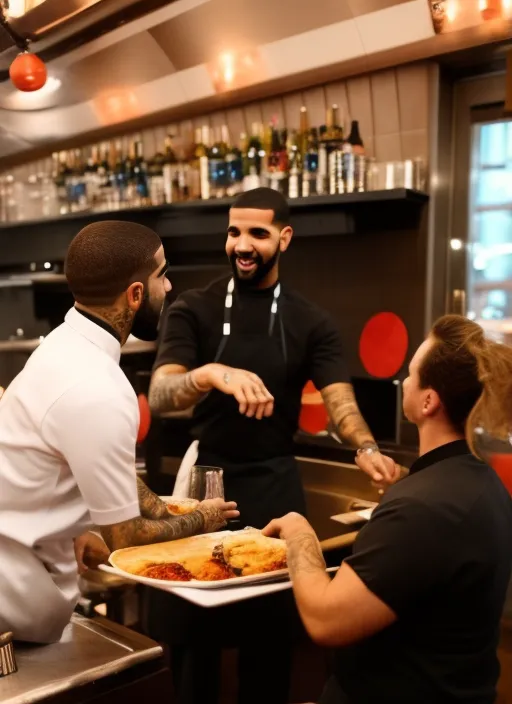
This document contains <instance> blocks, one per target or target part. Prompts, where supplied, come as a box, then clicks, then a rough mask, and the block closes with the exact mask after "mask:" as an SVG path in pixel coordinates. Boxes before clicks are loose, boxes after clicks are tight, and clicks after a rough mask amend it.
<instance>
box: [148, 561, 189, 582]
mask: <svg viewBox="0 0 512 704" xmlns="http://www.w3.org/2000/svg"><path fill="white" fill-rule="evenodd" d="M139 574H140V576H141V577H150V578H151V579H169V580H171V581H172V582H190V580H191V579H193V577H192V574H191V573H190V572H189V571H188V570H187V569H185V567H183V565H180V563H179V562H167V563H165V562H162V563H161V564H159V565H150V566H149V567H145V568H144V569H143V570H142V571H141V572H139Z"/></svg>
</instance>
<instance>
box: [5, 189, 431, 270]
mask: <svg viewBox="0 0 512 704" xmlns="http://www.w3.org/2000/svg"><path fill="white" fill-rule="evenodd" d="M427 201H428V195H427V194H426V193H422V192H419V191H413V190H409V189H405V188H397V189H393V190H386V191H368V192H365V193H349V194H345V195H334V196H312V197H310V198H296V199H292V200H290V206H291V211H292V224H293V228H294V233H295V236H297V237H328V236H340V235H354V234H363V233H365V232H380V231H383V232H385V231H397V230H409V231H411V230H415V229H416V228H417V227H418V224H419V221H420V218H421V211H422V206H423V205H424V204H425V203H426V202H427ZM232 202H233V199H219V200H207V201H190V202H185V203H176V204H174V205H166V206H161V207H150V208H132V209H127V210H118V211H114V212H108V213H103V212H102V213H92V212H82V213H72V214H69V215H64V216H61V217H59V218H55V219H50V218H48V219H44V220H38V221H33V220H32V221H20V222H14V223H3V224H1V225H0V247H1V250H2V257H1V261H0V264H1V265H3V266H13V265H24V264H28V263H30V262H41V261H50V262H54V261H62V260H63V259H64V257H65V254H66V249H67V247H68V245H69V243H70V241H71V239H72V238H73V237H74V235H76V233H77V232H78V231H79V230H80V229H81V228H82V227H84V226H85V225H87V224H89V223H91V222H95V221H98V220H134V221H136V222H140V223H141V224H144V225H146V226H148V227H151V228H153V229H154V230H156V231H157V232H158V234H159V235H160V236H161V237H162V239H163V240H165V239H167V238H175V239H179V240H181V241H183V240H188V242H187V244H186V248H187V251H189V252H191V251H196V252H203V253H208V252H217V253H219V252H222V249H223V246H224V240H225V237H226V229H227V215H228V211H229V208H230V206H231V204H232ZM182 246H185V245H182ZM173 248H174V245H173Z"/></svg>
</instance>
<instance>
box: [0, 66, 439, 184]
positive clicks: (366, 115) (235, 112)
mask: <svg viewBox="0 0 512 704" xmlns="http://www.w3.org/2000/svg"><path fill="white" fill-rule="evenodd" d="M429 98H430V96H429V63H428V62H420V63H415V64H410V65H405V66H399V67H397V68H392V69H386V70H383V71H378V72H375V73H372V74H367V75H363V76H357V77H354V78H348V79H346V80H340V81H338V82H336V83H329V84H327V85H325V86H319V87H314V88H308V89H307V90H304V91H301V92H294V93H289V94H286V95H284V96H283V97H277V98H271V99H269V100H264V101H260V102H254V103H249V104H247V105H245V106H242V107H237V108H232V109H228V110H226V111H218V112H214V113H211V114H210V115H205V116H200V117H196V118H194V119H193V120H184V121H183V122H180V123H178V124H175V125H162V126H161V127H156V128H151V129H146V130H144V131H143V133H142V138H143V142H144V153H145V155H146V158H148V157H150V156H151V155H152V154H154V153H155V152H156V150H157V148H160V149H161V148H162V145H163V140H164V138H165V135H166V134H167V133H172V134H175V135H176V136H177V137H178V143H181V145H182V146H186V145H187V144H188V143H190V142H191V141H192V140H193V137H194V128H196V127H200V126H201V125H203V124H209V125H210V126H211V127H216V126H220V125H222V124H227V125H228V127H229V131H230V137H231V140H232V141H233V142H234V143H236V142H238V140H239V136H240V134H241V133H242V132H250V129H251V125H252V124H253V123H254V122H262V123H267V122H268V121H269V120H270V119H271V118H272V117H274V116H277V117H278V119H279V124H280V125H286V127H288V128H295V129H297V128H298V127H299V112H300V108H301V106H302V105H305V106H306V107H307V108H308V116H309V122H310V125H311V126H318V125H321V124H323V123H324V122H325V112H326V108H327V107H328V106H330V105H332V104H334V103H336V104H338V105H339V107H340V117H341V118H342V119H343V123H344V125H345V128H348V127H349V125H350V120H352V119H357V120H359V123H360V130H361V136H362V138H363V140H364V143H365V145H366V148H367V151H368V154H369V155H370V156H373V157H375V158H376V159H377V161H400V160H403V159H415V158H416V157H421V158H423V159H424V160H425V161H428V148H429V140H428V126H429V102H430V99H429ZM129 138H130V135H126V140H128V139H129ZM55 148H58V145H56V147H55ZM38 168H43V169H44V170H47V169H48V168H50V167H49V163H48V162H46V163H45V164H44V165H43V164H41V163H39V164H38ZM18 169H19V170H20V176H21V175H22V174H23V173H24V172H26V167H18ZM18 169H15V170H14V171H13V173H16V171H17V170H18Z"/></svg>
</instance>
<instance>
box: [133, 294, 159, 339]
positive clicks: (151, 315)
mask: <svg viewBox="0 0 512 704" xmlns="http://www.w3.org/2000/svg"><path fill="white" fill-rule="evenodd" d="M161 313H162V306H160V305H159V306H158V307H157V306H156V304H155V302H154V301H152V300H151V298H150V297H149V295H144V298H143V300H142V303H141V306H140V308H139V310H138V311H137V312H136V313H135V315H134V317H133V322H132V329H131V334H132V335H133V336H134V337H136V338H137V339H139V340H144V341H146V342H154V341H155V340H156V339H157V338H158V326H159V323H160V315H161Z"/></svg>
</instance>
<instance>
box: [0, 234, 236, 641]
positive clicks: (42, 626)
mask: <svg viewBox="0 0 512 704" xmlns="http://www.w3.org/2000/svg"><path fill="white" fill-rule="evenodd" d="M166 272H167V263H166V260H165V255H164V250H163V247H162V243H161V241H160V238H159V237H158V235H157V234H156V233H155V232H153V231H152V230H150V229H149V228H146V227H143V226H142V225H138V224H135V223H130V222H121V221H108V222H98V223H94V224H91V225H88V226H87V227H85V228H84V229H83V230H82V231H81V232H80V233H79V234H78V235H77V236H76V237H75V239H74V240H73V242H72V243H71V245H70V247H69V250H68V255H67V260H66V276H67V280H68V284H69V287H70V289H71V291H72V293H73V295H74V298H75V307H74V308H72V309H71V310H70V311H69V312H68V313H67V315H66V318H65V322H64V323H63V324H62V325H61V326H59V327H58V328H57V329H56V330H54V331H53V332H52V333H50V334H49V335H48V336H47V338H46V339H45V340H44V341H43V343H42V344H41V345H40V346H39V348H38V349H37V350H36V351H35V352H34V353H33V355H32V356H31V357H30V359H29V360H28V362H27V364H26V366H25V368H24V369H23V371H22V372H21V373H20V374H19V375H18V376H17V377H16V378H15V379H14V381H13V382H12V383H11V385H10V386H9V387H8V389H7V390H6V392H5V394H4V396H3V398H2V400H1V402H0V487H1V488H0V575H1V578H0V632H2V631H7V630H10V631H13V632H14V637H15V638H16V639H18V640H27V641H34V642H53V641H56V640H59V639H60V637H61V635H62V631H63V629H64V627H65V626H66V624H67V623H68V621H69V619H70V617H71V614H72V612H73V609H74V607H75V604H76V600H77V597H78V586H77V565H76V561H75V557H74V550H73V539H74V538H76V537H77V536H79V535H80V534H82V533H84V531H85V530H87V529H88V528H89V527H90V526H91V525H92V524H95V525H97V526H99V528H100V530H101V533H102V536H103V538H104V540H105V542H106V543H107V545H108V547H109V548H110V549H111V550H115V549H118V548H122V547H126V546H130V545H141V544H146V543H151V542H159V541H164V540H173V539H175V538H183V537H187V536H189V535H193V534H196V533H201V532H208V531H213V530H218V529H219V528H221V527H222V526H223V525H225V522H226V519H228V518H232V517H236V516H237V515H238V512H237V511H235V508H236V505H235V504H233V503H230V504H229V503H225V502H223V501H222V500H220V499H215V500H213V501H207V502H203V503H202V504H200V505H199V508H198V510H197V511H194V512H193V513H191V514H188V515H186V516H176V517H171V516H170V515H169V514H168V512H167V510H166V508H165V505H164V504H163V502H161V501H160V500H159V499H158V497H156V496H155V495H154V494H152V493H151V492H150V491H149V489H147V487H145V485H144V484H143V483H142V482H137V477H136V473H135V447H136V437H137V430H138V424H139V411H138V404H137V399H136V395H135V392H134V390H133V388H132V387H131V385H130V383H129V382H128V380H127V378H126V376H125V375H124V373H123V372H122V370H121V369H120V367H119V360H120V354H121V345H123V344H124V343H125V342H126V340H127V338H128V336H129V335H130V333H133V334H134V335H135V336H136V337H139V338H140V339H155V338H156V334H157V328H158V321H159V317H160V313H161V310H162V305H163V301H164V298H165V294H166V292H167V291H169V290H170V287H171V286H170V283H169V281H168V279H167V278H166Z"/></svg>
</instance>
